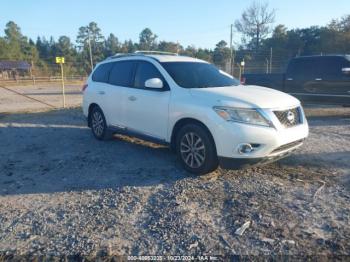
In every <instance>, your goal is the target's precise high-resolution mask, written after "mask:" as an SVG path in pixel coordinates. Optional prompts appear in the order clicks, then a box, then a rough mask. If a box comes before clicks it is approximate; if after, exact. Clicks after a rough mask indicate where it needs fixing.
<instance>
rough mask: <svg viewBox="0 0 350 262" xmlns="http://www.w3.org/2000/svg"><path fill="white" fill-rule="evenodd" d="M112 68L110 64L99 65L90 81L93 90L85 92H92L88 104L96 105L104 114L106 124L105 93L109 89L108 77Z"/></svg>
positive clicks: (89, 89)
mask: <svg viewBox="0 0 350 262" xmlns="http://www.w3.org/2000/svg"><path fill="white" fill-rule="evenodd" d="M111 68H112V64H111V63H103V64H99V65H98V66H97V67H96V69H95V70H94V72H93V74H92V77H91V81H92V84H91V85H92V86H93V88H88V89H87V92H93V95H92V96H91V97H93V99H92V100H91V101H89V104H90V103H96V104H97V105H98V106H99V107H100V108H101V109H102V111H103V112H104V114H105V116H106V118H107V122H108V117H107V115H106V113H107V110H108V106H107V96H106V92H107V90H108V88H109V84H108V77H109V73H110V70H111Z"/></svg>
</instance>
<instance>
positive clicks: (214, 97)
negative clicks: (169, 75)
mask: <svg viewBox="0 0 350 262" xmlns="http://www.w3.org/2000/svg"><path fill="white" fill-rule="evenodd" d="M190 92H191V94H192V96H193V97H195V98H198V99H205V100H207V101H208V102H210V103H212V104H213V106H230V107H238V108H269V109H274V108H286V107H294V106H298V105H300V102H299V100H298V99H296V98H295V97H293V96H291V95H288V94H286V93H283V92H281V91H277V90H274V89H271V88H266V87H261V86H243V85H239V86H225V87H209V88H192V89H190Z"/></svg>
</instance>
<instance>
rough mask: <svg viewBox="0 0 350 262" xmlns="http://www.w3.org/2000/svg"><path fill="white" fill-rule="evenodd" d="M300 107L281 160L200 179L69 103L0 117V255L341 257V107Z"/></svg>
mask: <svg viewBox="0 0 350 262" xmlns="http://www.w3.org/2000/svg"><path fill="white" fill-rule="evenodd" d="M307 114H308V116H309V124H310V137H309V139H308V140H307V141H306V143H305V145H304V146H303V147H302V148H301V149H299V151H297V152H296V153H294V154H293V155H292V156H290V157H288V158H286V159H284V160H282V161H279V162H278V163H274V164H270V165H268V166H264V167H259V168H253V169H249V170H244V171H226V170H221V169H219V170H217V171H215V172H213V173H211V174H208V175H205V176H201V177H196V176H192V175H190V174H188V173H186V172H184V171H183V170H182V169H181V167H180V166H179V163H178V161H177V160H176V157H175V156H174V155H173V154H172V153H171V152H170V151H169V150H168V149H167V148H164V147H161V146H158V145H154V144H150V143H146V142H144V141H141V140H137V139H133V138H127V137H124V136H115V137H114V139H113V140H112V141H106V142H100V141H96V140H95V139H94V138H93V137H92V135H91V133H90V130H89V129H87V128H86V127H85V120H84V118H83V116H82V113H81V110H80V109H69V110H54V111H49V112H39V113H38V112H37V113H18V114H0V137H1V138H0V139H1V140H0V141H1V143H0V145H1V146H0V254H3V257H5V256H7V255H10V254H15V255H26V256H31V255H41V254H46V255H51V256H69V255H81V256H89V257H92V258H93V257H95V256H99V257H104V256H107V255H150V254H152V255H154V254H157V255H162V254H172V255H204V254H206V255H210V254H212V255H235V254H239V255H296V256H301V255H316V254H317V255H320V256H321V255H322V256H324V255H347V256H349V255H350V217H349V215H350V206H349V200H350V192H349V190H350V161H349V160H350V157H349V156H350V139H349V138H350V128H349V126H350V109H348V108H315V107H313V108H310V109H307ZM246 222H248V223H246ZM244 223H246V225H249V227H248V228H247V229H246V230H245V232H244V233H243V234H242V235H237V234H236V232H237V230H239V229H240V228H241V227H242V225H243V224H244ZM0 260H1V255H0Z"/></svg>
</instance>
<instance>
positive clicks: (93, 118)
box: [89, 106, 111, 140]
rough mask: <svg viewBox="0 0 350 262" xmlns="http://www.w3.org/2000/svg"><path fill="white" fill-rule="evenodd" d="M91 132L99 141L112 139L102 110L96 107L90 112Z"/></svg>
mask: <svg viewBox="0 0 350 262" xmlns="http://www.w3.org/2000/svg"><path fill="white" fill-rule="evenodd" d="M89 117H90V125H91V131H92V133H93V135H94V137H95V138H97V139H98V140H108V139H110V138H111V133H110V131H109V130H108V126H107V122H106V119H105V116H104V114H103V112H102V110H101V109H100V108H99V107H98V106H95V107H94V108H93V109H92V110H91V112H90V115H89Z"/></svg>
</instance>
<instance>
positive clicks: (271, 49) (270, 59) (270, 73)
mask: <svg viewBox="0 0 350 262" xmlns="http://www.w3.org/2000/svg"><path fill="white" fill-rule="evenodd" d="M271 73H272V47H271V49H270V74H271Z"/></svg>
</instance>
